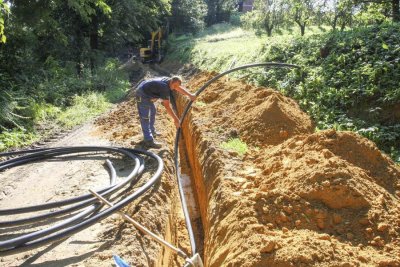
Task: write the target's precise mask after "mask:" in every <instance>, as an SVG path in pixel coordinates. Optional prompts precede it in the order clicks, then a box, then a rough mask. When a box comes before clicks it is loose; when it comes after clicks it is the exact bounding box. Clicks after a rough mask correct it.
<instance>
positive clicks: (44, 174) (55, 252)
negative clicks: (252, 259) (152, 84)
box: [0, 73, 188, 266]
mask: <svg viewBox="0 0 400 267" xmlns="http://www.w3.org/2000/svg"><path fill="white" fill-rule="evenodd" d="M151 75H154V73H147V76H151ZM156 128H157V129H158V131H159V132H161V136H160V137H158V140H159V141H160V142H162V143H163V144H164V146H163V148H161V149H160V150H154V149H153V150H152V151H153V152H155V153H157V154H158V155H159V156H161V157H162V159H163V161H164V163H165V171H164V173H163V175H162V177H161V181H160V182H159V183H157V184H156V185H155V186H154V187H153V188H152V190H150V192H148V193H146V194H145V195H144V196H143V197H141V198H139V199H138V200H136V201H134V202H133V203H132V204H130V205H129V206H128V207H127V208H126V209H125V212H126V213H128V214H129V215H131V216H132V217H133V218H134V219H136V220H137V221H139V222H141V223H142V224H144V225H145V226H147V227H148V228H149V229H150V230H152V231H153V232H154V233H156V234H158V235H160V236H163V237H165V238H166V239H167V240H169V241H170V242H172V243H175V244H176V245H178V246H180V247H182V248H183V249H185V250H186V249H187V248H188V242H187V236H186V233H185V231H184V219H183V215H182V214H181V211H180V209H181V208H180V202H179V198H178V192H177V185H176V182H175V178H174V176H173V166H172V156H173V151H172V142H173V138H174V126H173V123H172V121H171V120H170V119H169V118H167V116H166V115H165V112H164V110H163V111H162V112H161V110H160V112H159V116H158V120H157V122H156ZM141 139H142V136H141V131H140V126H139V124H138V118H137V114H136V104H135V100H134V99H132V98H129V99H127V100H126V101H124V102H122V103H120V104H118V105H117V106H116V107H114V109H113V110H112V111H110V112H109V113H107V114H105V115H103V116H102V117H100V118H98V119H97V120H96V121H94V122H91V123H88V124H86V125H84V126H82V127H81V128H79V129H78V130H76V131H74V132H72V133H71V134H69V135H68V136H66V137H65V138H63V139H62V140H59V141H57V142H54V143H52V144H51V146H54V147H55V146H79V145H100V146H108V145H117V146H124V147H138V146H139V147H140V141H141ZM110 157H111V161H112V162H113V164H114V166H115V167H116V171H117V175H118V177H119V179H121V177H124V175H126V172H127V171H129V170H130V167H129V165H130V164H131V163H130V162H127V161H126V160H125V159H122V158H119V157H117V156H110V155H107V156H105V155H101V154H96V155H94V156H93V155H91V156H86V157H85V158H84V159H83V160H82V159H79V160H77V159H76V158H74V157H68V158H65V159H63V160H62V161H60V160H51V161H45V162H37V163H34V164H30V165H27V166H22V167H17V168H13V169H11V170H7V171H5V172H2V173H0V188H1V191H0V209H5V208H15V207H21V206H28V205H35V204H40V203H46V202H49V201H55V200H61V199H66V198H70V197H72V196H78V195H82V194H85V193H87V191H88V189H90V188H91V189H98V188H101V187H104V186H105V185H107V184H108V183H109V174H108V172H107V170H106V168H105V167H104V162H105V159H106V158H110ZM154 168H155V165H154V166H153V165H152V163H150V164H148V165H147V169H146V171H145V173H144V175H143V176H144V178H146V176H149V175H150V173H151V172H152V170H154ZM16 218H19V217H18V216H10V217H7V218H1V220H2V221H5V220H12V219H16ZM42 227H43V226H42ZM30 230H32V228H30V229H26V227H19V228H14V229H12V232H11V233H10V229H7V228H4V229H1V228H0V240H5V239H7V237H10V236H11V235H18V234H21V233H22V232H27V231H30ZM114 253H115V254H118V255H120V256H122V257H123V258H124V260H126V261H127V262H128V263H130V264H131V265H132V266H175V265H176V264H179V265H180V264H182V261H180V260H178V259H176V258H175V256H173V255H171V254H170V253H169V252H168V251H164V249H163V248H162V247H160V246H159V245H158V244H156V243H154V242H153V241H150V240H149V239H148V238H147V237H144V236H142V235H141V234H140V233H138V232H137V230H135V229H134V227H133V226H131V225H129V224H127V223H125V222H123V221H122V220H121V218H119V216H118V215H112V216H111V217H109V218H107V219H105V220H103V221H102V222H101V223H97V224H95V225H93V226H92V227H90V228H88V229H86V230H84V231H81V232H79V233H78V234H75V235H73V236H72V237H70V238H69V239H67V240H66V241H64V242H61V243H59V244H53V245H50V246H47V247H43V248H39V249H35V250H32V251H28V252H24V253H19V254H15V255H11V256H6V257H3V258H1V259H0V266H110V265H111V264H112V259H111V257H112V255H113V254H114Z"/></svg>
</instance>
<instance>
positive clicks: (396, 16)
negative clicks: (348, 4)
mask: <svg viewBox="0 0 400 267" xmlns="http://www.w3.org/2000/svg"><path fill="white" fill-rule="evenodd" d="M354 1H355V4H359V5H362V4H368V3H375V4H390V5H391V8H392V14H391V15H392V20H393V21H394V22H400V0H354Z"/></svg>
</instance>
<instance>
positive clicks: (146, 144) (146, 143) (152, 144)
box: [143, 140, 162, 148]
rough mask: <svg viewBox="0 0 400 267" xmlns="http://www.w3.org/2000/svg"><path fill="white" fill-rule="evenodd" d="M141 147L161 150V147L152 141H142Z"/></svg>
mask: <svg viewBox="0 0 400 267" xmlns="http://www.w3.org/2000/svg"><path fill="white" fill-rule="evenodd" d="M143 145H144V146H145V147H148V148H161V147H162V145H161V144H160V143H158V142H156V141H154V140H148V141H143Z"/></svg>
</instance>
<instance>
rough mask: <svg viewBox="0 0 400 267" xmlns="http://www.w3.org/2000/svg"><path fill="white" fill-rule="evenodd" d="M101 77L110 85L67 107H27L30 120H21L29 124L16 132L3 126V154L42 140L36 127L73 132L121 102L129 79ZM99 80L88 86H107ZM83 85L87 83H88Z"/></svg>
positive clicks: (77, 97) (79, 97)
mask: <svg viewBox="0 0 400 267" xmlns="http://www.w3.org/2000/svg"><path fill="white" fill-rule="evenodd" d="M102 78H103V80H104V82H106V83H107V84H106V85H107V86H106V89H105V90H102V91H95V90H91V91H87V92H85V93H82V94H80V95H78V94H76V95H74V96H72V97H69V98H68V99H69V100H68V102H69V105H67V106H64V107H62V106H56V105H54V104H50V103H46V102H34V101H32V102H31V103H30V104H29V105H28V106H27V107H26V108H25V110H26V112H28V113H29V117H27V118H28V119H26V120H25V121H21V122H22V123H21V124H23V123H25V124H26V125H24V126H21V127H19V128H14V129H7V128H4V127H2V131H1V132H0V151H4V150H7V149H10V148H18V147H23V146H27V145H30V144H32V143H34V142H36V141H38V140H40V138H41V136H40V133H38V132H36V131H35V126H36V125H42V126H46V125H58V126H59V127H61V128H65V129H70V128H72V127H74V126H76V125H79V124H82V123H85V122H86V121H89V120H90V119H92V118H94V117H96V116H97V115H99V114H101V113H103V112H105V111H106V110H107V109H109V108H110V107H111V106H112V104H113V103H117V102H118V101H120V100H121V99H122V98H123V97H124V96H125V95H126V94H127V92H128V91H129V89H130V83H129V81H128V78H127V77H125V76H124V75H113V74H112V73H111V74H110V75H108V77H105V76H103V77H102ZM96 79H97V80H93V81H92V82H91V83H89V84H90V86H91V87H93V86H103V87H104V85H103V84H102V82H103V80H102V79H101V77H100V78H96ZM77 82H79V81H77ZM104 82H103V83H104ZM82 83H87V80H86V81H82Z"/></svg>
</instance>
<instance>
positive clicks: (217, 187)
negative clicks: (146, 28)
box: [178, 73, 400, 266]
mask: <svg viewBox="0 0 400 267" xmlns="http://www.w3.org/2000/svg"><path fill="white" fill-rule="evenodd" d="M214 75H215V74H212V73H211V74H210V73H200V74H197V75H195V76H194V77H192V79H191V80H190V82H189V87H195V88H199V87H200V86H201V85H202V84H204V83H205V82H206V81H207V80H209V79H210V78H212V77H213V76H214ZM178 100H179V101H178V106H180V107H182V106H183V105H184V104H185V101H184V99H182V98H181V99H178ZM198 101H202V102H203V103H204V104H200V103H199V102H198V103H195V105H194V108H193V109H192V111H191V112H190V114H189V117H188V121H187V122H186V123H185V124H184V127H183V132H184V137H185V139H186V140H185V143H186V146H187V150H188V151H189V160H190V165H191V167H192V169H193V173H194V176H195V179H196V187H197V190H198V191H199V192H202V194H199V203H200V206H201V207H200V208H201V210H202V215H203V220H204V221H205V222H204V223H203V224H204V226H205V233H206V234H205V255H204V260H205V264H206V266H370V265H374V266H400V168H399V167H398V166H397V165H396V164H395V163H394V162H393V161H392V160H391V159H390V158H389V157H387V156H386V155H384V154H382V153H381V152H380V151H379V149H378V148H377V147H376V145H375V144H374V143H372V142H371V141H369V140H367V139H366V138H363V137H361V136H359V135H357V134H355V133H351V132H336V131H333V130H329V131H322V132H318V133H313V125H312V122H311V119H310V118H309V117H308V116H307V115H306V114H305V113H304V112H302V111H301V110H300V108H299V107H298V105H297V104H296V103H295V102H294V101H293V100H291V99H289V98H287V97H284V96H282V95H280V94H279V93H277V92H273V91H272V90H268V89H260V88H255V87H253V86H249V85H246V84H245V83H242V82H240V81H234V80H229V79H224V80H220V81H217V82H216V83H215V84H213V86H212V87H211V88H209V89H207V90H206V91H205V92H204V95H201V96H200V97H199V99H198ZM215 127H219V128H222V130H221V131H218V129H217V130H214V129H215ZM236 131H237V132H239V134H240V137H241V138H242V139H243V140H245V141H246V142H247V143H248V144H252V145H257V146H259V148H251V147H250V149H249V152H247V153H246V154H245V156H244V157H240V156H238V155H235V154H231V153H227V152H226V151H224V150H223V149H221V147H220V142H221V138H220V137H221V135H228V136H229V135H232V133H235V132H236Z"/></svg>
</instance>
